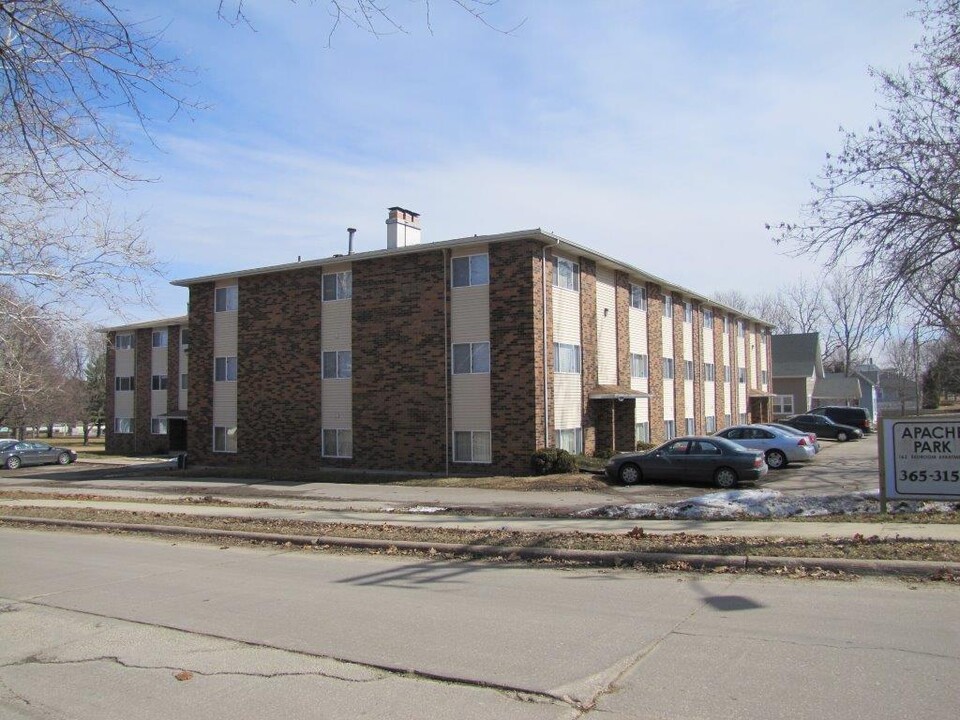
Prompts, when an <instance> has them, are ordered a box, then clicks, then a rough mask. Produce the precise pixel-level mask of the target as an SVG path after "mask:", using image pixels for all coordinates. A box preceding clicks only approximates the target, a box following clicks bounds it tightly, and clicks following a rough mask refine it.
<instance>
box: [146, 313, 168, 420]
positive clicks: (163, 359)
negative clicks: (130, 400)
mask: <svg viewBox="0 0 960 720" xmlns="http://www.w3.org/2000/svg"><path fill="white" fill-rule="evenodd" d="M158 330H166V331H167V342H168V343H169V342H170V328H153V331H154V332H156V331H158ZM167 350H168V348H166V347H155V348H150V351H151V352H150V375H151V385H150V387H151V388H152V387H153V378H152V376H153V375H166V374H167V365H168V363H167ZM167 383H168V384H169V383H170V378H169V377H168V378H167ZM166 414H167V391H166V390H152V389H151V390H150V417H152V418H154V417H159V416H160V415H166Z"/></svg>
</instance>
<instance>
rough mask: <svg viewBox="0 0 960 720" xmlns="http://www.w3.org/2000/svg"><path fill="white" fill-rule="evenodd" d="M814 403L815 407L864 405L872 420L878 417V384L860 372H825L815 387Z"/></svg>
mask: <svg viewBox="0 0 960 720" xmlns="http://www.w3.org/2000/svg"><path fill="white" fill-rule="evenodd" d="M813 403H814V405H813V406H814V407H820V406H823V405H845V406H850V407H862V408H863V409H864V410H866V411H867V412H868V413H869V414H870V419H871V420H876V418H877V410H876V408H877V391H876V386H875V385H874V383H873V382H872V381H871V380H870V379H869V378H867V377H866V376H865V375H863V374H861V373H859V372H855V373H853V374H852V375H846V374H844V373H825V374H824V376H823V377H822V378H819V379H818V380H817V384H816V386H814V388H813Z"/></svg>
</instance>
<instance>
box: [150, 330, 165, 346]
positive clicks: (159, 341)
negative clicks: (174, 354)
mask: <svg viewBox="0 0 960 720" xmlns="http://www.w3.org/2000/svg"><path fill="white" fill-rule="evenodd" d="M153 346H154V347H156V348H160V347H166V346H167V331H166V330H154V331H153Z"/></svg>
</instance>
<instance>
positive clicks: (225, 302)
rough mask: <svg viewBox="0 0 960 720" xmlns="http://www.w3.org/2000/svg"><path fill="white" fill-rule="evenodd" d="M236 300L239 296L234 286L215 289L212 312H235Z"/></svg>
mask: <svg viewBox="0 0 960 720" xmlns="http://www.w3.org/2000/svg"><path fill="white" fill-rule="evenodd" d="M238 299H239V296H238V293H237V286H236V285H228V286H227V287H220V288H217V289H216V290H214V291H213V311H214V312H236V310H237V305H238Z"/></svg>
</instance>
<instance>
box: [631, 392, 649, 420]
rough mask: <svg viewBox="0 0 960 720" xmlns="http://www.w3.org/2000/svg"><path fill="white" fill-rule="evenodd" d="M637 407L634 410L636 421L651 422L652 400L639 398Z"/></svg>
mask: <svg viewBox="0 0 960 720" xmlns="http://www.w3.org/2000/svg"><path fill="white" fill-rule="evenodd" d="M636 403H637V405H636V408H635V410H634V422H635V423H644V422H645V423H649V422H650V401H649V400H648V399H647V398H637V400H636Z"/></svg>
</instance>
